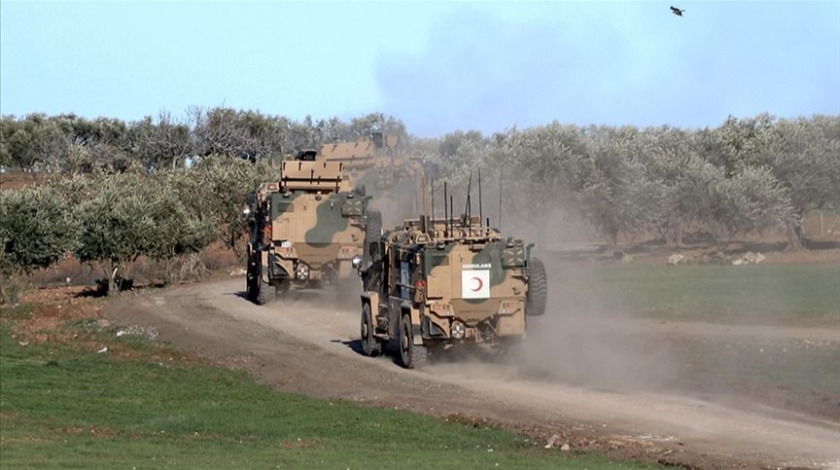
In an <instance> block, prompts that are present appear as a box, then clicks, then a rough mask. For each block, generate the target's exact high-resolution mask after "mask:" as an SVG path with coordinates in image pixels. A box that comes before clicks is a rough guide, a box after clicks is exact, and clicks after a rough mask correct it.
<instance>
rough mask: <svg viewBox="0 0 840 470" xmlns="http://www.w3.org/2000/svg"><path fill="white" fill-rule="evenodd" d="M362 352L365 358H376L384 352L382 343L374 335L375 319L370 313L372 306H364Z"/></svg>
mask: <svg viewBox="0 0 840 470" xmlns="http://www.w3.org/2000/svg"><path fill="white" fill-rule="evenodd" d="M361 333H362V352H363V353H365V356H370V357H375V356H378V355H379V353H381V352H382V343H381V342H380V341H379V339H378V338H377V337H376V335H374V326H373V317H372V316H371V313H370V304H364V305H362V322H361Z"/></svg>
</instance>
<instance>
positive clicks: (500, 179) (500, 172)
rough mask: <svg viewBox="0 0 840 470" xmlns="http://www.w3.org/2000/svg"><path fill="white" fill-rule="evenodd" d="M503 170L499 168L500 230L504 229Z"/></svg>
mask: <svg viewBox="0 0 840 470" xmlns="http://www.w3.org/2000/svg"><path fill="white" fill-rule="evenodd" d="M503 174H504V171H503V168H501V167H500V168H499V230H501V229H502V175H503Z"/></svg>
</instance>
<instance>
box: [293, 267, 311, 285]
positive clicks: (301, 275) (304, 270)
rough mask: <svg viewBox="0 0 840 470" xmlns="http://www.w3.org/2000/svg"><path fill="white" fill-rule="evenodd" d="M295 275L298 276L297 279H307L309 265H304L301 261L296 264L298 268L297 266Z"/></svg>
mask: <svg viewBox="0 0 840 470" xmlns="http://www.w3.org/2000/svg"><path fill="white" fill-rule="evenodd" d="M295 275H296V276H297V278H298V279H300V280H301V281H305V280H307V279H309V266H307V265H305V264H303V263H301V264H300V265H299V266H298V268H297V272H295Z"/></svg>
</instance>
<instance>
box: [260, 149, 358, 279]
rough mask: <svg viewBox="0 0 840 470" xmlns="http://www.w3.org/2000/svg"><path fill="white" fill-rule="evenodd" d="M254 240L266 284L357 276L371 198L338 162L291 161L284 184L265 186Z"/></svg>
mask: <svg viewBox="0 0 840 470" xmlns="http://www.w3.org/2000/svg"><path fill="white" fill-rule="evenodd" d="M257 201H258V204H257V205H258V210H257V218H258V219H259V220H258V221H257V224H256V227H255V238H258V239H260V246H261V248H264V249H263V250H262V251H261V260H262V264H263V266H269V269H267V270H266V272H265V273H264V276H266V277H268V278H269V279H266V282H268V283H269V284H276V283H277V282H278V281H281V282H282V281H283V280H289V281H292V282H294V283H296V284H307V283H310V282H318V281H322V280H326V281H330V282H334V281H336V280H338V279H343V278H350V279H352V278H353V276H354V269H353V267H352V259H353V258H354V257H357V256H361V255H362V243H363V241H364V224H363V217H364V215H365V211H366V210H367V208H366V205H367V204H366V202H367V200H366V198H364V197H362V196H360V195H358V194H356V192H355V191H354V190H353V187H352V184H351V182H350V180H349V178H348V177H347V175H346V173H345V172H344V171H343V168H342V164H341V163H338V162H318V161H286V162H283V164H282V177H281V180H280V181H279V182H269V183H263V184H262V185H260V189H259V190H258V192H257Z"/></svg>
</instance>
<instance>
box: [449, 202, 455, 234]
mask: <svg viewBox="0 0 840 470" xmlns="http://www.w3.org/2000/svg"><path fill="white" fill-rule="evenodd" d="M454 200H455V198H454V197H453V196H452V195H451V194H450V195H449V215H450V216H453V215H454V214H455V206H454V205H452V204H453V201H454ZM454 227H455V221H454V220H451V219H450V224H449V228H451V229H453V230H454Z"/></svg>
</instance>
